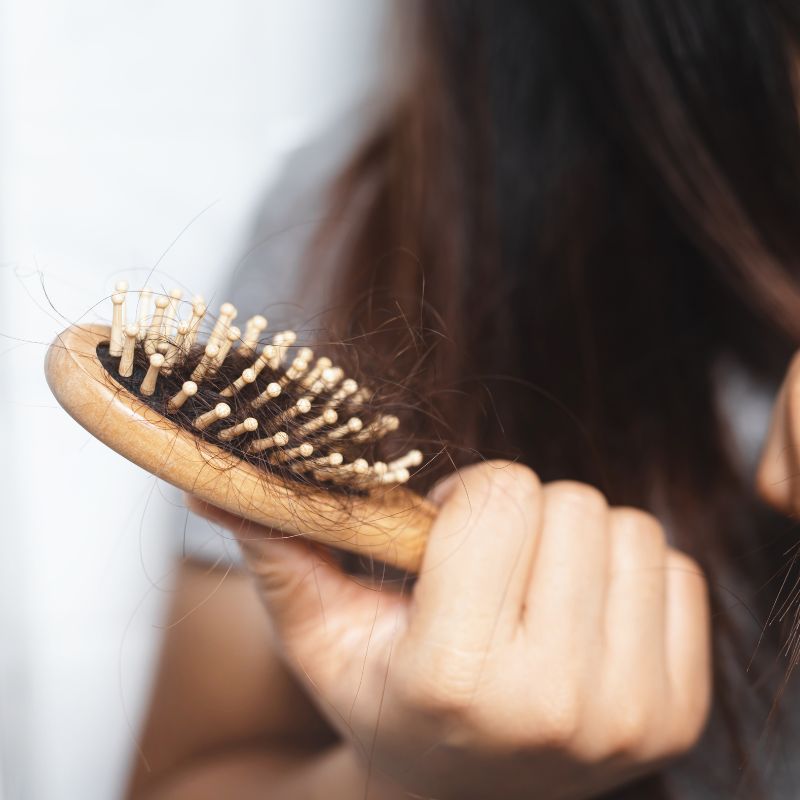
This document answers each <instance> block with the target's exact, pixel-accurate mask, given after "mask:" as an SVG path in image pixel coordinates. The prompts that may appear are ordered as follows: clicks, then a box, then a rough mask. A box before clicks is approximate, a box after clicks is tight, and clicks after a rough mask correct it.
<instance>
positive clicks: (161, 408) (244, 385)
mask: <svg viewBox="0 0 800 800" xmlns="http://www.w3.org/2000/svg"><path fill="white" fill-rule="evenodd" d="M131 294H132V293H130V292H128V287H127V284H125V283H119V284H117V286H116V290H115V292H114V294H113V295H112V297H111V300H112V307H113V316H112V324H111V326H110V327H108V326H105V325H87V326H81V325H75V326H72V327H70V328H67V330H65V331H64V332H63V333H61V334H60V335H59V336H58V337H57V338H56V339H55V341H54V342H53V343H52V344H51V345H50V348H49V349H48V352H47V358H46V362H45V373H46V376H47V382H48V384H49V386H50V389H51V390H52V392H53V394H54V395H55V397H56V399H57V400H58V401H59V403H60V404H61V405H62V406H63V407H64V409H65V410H66V411H67V412H68V413H69V414H70V415H71V416H72V417H73V418H74V419H75V420H76V421H77V422H78V423H80V424H81V425H82V426H83V427H84V428H86V430H88V431H89V432H90V433H91V434H93V435H94V436H96V437H97V438H98V439H100V441H102V442H104V443H105V444H106V445H108V446H109V447H111V448H112V449H113V450H115V451H116V452H118V453H120V454H121V455H123V456H125V457H126V458H127V459H129V460H130V461H132V462H134V463H135V464H137V465H139V466H140V467H142V468H144V469H146V470H148V471H149V472H151V473H152V474H154V475H156V476H158V477H159V478H163V479H164V480H166V481H168V482H169V483H171V484H173V485H174V486H177V487H178V488H180V489H183V490H184V491H187V492H190V493H192V494H193V495H196V496H197V497H200V498H202V499H203V500H205V501H207V502H209V503H211V504H213V505H215V506H218V507H219V508H223V509H225V510H226V511H229V512H231V513H233V514H236V515H238V516H241V517H244V518H246V519H248V520H251V521H253V522H257V523H259V524H261V525H265V526H267V527H270V528H276V529H278V530H280V531H281V532H282V533H284V534H286V535H290V536H291V535H302V536H308V537H309V538H311V539H313V540H314V541H317V542H320V543H322V544H325V545H331V546H334V547H337V548H341V549H344V550H347V551H350V552H353V553H356V554H359V555H361V556H366V557H369V558H373V559H375V560H378V561H382V562H385V563H387V564H390V565H392V566H395V567H399V568H401V569H405V570H410V571H416V570H418V568H419V565H420V561H421V558H422V553H423V551H424V549H425V542H426V538H427V534H428V531H429V529H430V526H431V523H432V521H433V519H434V516H435V509H434V507H433V505H432V504H430V503H429V502H428V501H426V500H424V499H423V498H421V497H420V496H418V495H416V494H415V493H413V492H411V491H409V490H408V489H407V488H406V487H405V486H403V485H402V484H404V483H405V482H406V481H407V480H408V479H409V476H410V470H412V469H416V468H418V467H420V466H421V465H422V462H423V455H422V453H420V452H419V451H418V450H415V449H411V450H407V451H405V452H402V451H401V452H397V444H396V442H397V438H398V437H397V430H398V427H399V420H398V418H397V417H396V416H394V415H392V414H388V413H384V411H382V410H380V408H379V406H380V402H379V401H377V400H375V398H374V396H373V393H372V392H371V391H370V390H369V389H367V388H366V387H364V386H359V385H358V384H357V383H356V382H355V381H354V380H352V379H350V378H347V377H346V376H345V374H344V370H342V369H341V368H340V367H337V366H334V364H333V363H332V362H331V360H330V359H329V358H326V357H324V356H323V357H316V356H314V354H313V353H312V351H311V350H310V349H309V348H307V347H298V346H296V336H295V334H294V333H293V332H292V331H281V332H279V333H276V334H275V335H273V336H271V337H270V338H269V340H268V341H267V342H266V343H264V342H262V336H263V334H264V331H265V329H266V328H267V321H266V319H264V317H262V316H255V317H252V318H251V319H249V320H248V321H247V323H246V326H245V329H244V332H242V331H241V330H240V329H239V328H237V327H235V326H234V325H233V322H234V319H235V318H236V315H237V311H236V309H235V308H234V306H233V305H231V304H230V303H223V304H222V306H221V307H220V310H219V314H218V316H217V317H216V318H215V319H213V320H211V322H213V325H212V324H207V323H206V321H207V320H209V319H210V317H211V315H210V314H207V313H206V305H205V303H204V302H203V300H202V298H195V299H194V300H193V301H192V302H191V303H190V304H187V303H185V301H182V300H181V293H180V292H179V291H177V290H173V291H172V292H170V293H169V294H155V295H153V294H152V293H151V292H150V290H147V289H146V290H143V291H142V292H141V293H139V294H140V296H139V298H138V313H137V321H136V322H135V323H129V321H128V320H127V317H126V300H127V299H128V297H129V296H130V295H131ZM186 305H188V306H189V307H190V312H188V313H186V314H184V315H183V316H184V318H183V319H181V316H182V315H181V308H182V306H186ZM208 327H211V330H210V332H209V333H208V335H207V337H206V338H205V341H204V342H203V343H200V339H201V337H202V332H203V329H204V328H205V329H208ZM392 450H394V451H395V452H394V454H392Z"/></svg>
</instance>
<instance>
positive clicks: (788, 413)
mask: <svg viewBox="0 0 800 800" xmlns="http://www.w3.org/2000/svg"><path fill="white" fill-rule="evenodd" d="M756 487H757V489H758V492H759V494H760V495H761V496H762V497H763V498H764V500H766V501H767V502H768V503H770V505H772V506H774V507H775V508H777V509H778V510H779V511H783V512H784V513H786V514H793V515H795V516H796V515H797V514H798V513H800V353H799V354H797V355H796V356H795V357H794V359H793V360H792V363H791V365H790V366H789V370H788V372H787V373H786V378H785V379H784V382H783V386H781V390H780V392H779V393H778V398H777V400H776V401H775V407H774V408H773V411H772V421H771V423H770V429H769V434H768V435H767V443H766V445H765V446H764V451H763V453H762V455H761V463H760V464H759V467H758V474H757V476H756Z"/></svg>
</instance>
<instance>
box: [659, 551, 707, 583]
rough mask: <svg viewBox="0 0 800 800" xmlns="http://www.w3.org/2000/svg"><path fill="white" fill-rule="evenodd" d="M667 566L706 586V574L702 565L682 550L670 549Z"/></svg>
mask: <svg viewBox="0 0 800 800" xmlns="http://www.w3.org/2000/svg"><path fill="white" fill-rule="evenodd" d="M667 566H668V568H669V569H670V570H672V571H674V572H678V573H680V574H681V575H682V576H687V577H693V578H696V579H697V580H698V581H701V582H702V583H703V585H704V586H705V584H706V577H705V573H704V572H703V568H702V567H701V566H700V564H698V563H697V561H695V560H694V559H693V558H692V557H691V556H689V555H687V554H686V553H684V552H683V551H681V550H675V549H674V548H672V547H670V548H669V549H668V550H667Z"/></svg>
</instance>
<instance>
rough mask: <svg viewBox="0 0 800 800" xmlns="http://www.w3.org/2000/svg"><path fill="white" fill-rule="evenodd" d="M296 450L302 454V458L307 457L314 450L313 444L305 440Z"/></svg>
mask: <svg viewBox="0 0 800 800" xmlns="http://www.w3.org/2000/svg"><path fill="white" fill-rule="evenodd" d="M298 452H299V453H300V455H301V456H303V458H308V457H309V456H310V455H312V453H313V452H314V446H313V445H311V444H309V443H308V442H305V443H304V444H301V445H300V447H299V449H298Z"/></svg>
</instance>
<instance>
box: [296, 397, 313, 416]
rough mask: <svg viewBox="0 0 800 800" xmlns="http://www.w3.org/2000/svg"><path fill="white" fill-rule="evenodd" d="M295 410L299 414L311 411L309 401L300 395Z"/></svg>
mask: <svg viewBox="0 0 800 800" xmlns="http://www.w3.org/2000/svg"><path fill="white" fill-rule="evenodd" d="M297 410H298V411H299V412H300V413H301V414H308V412H309V411H311V401H310V400H309V399H308V398H307V397H301V398H300V399H299V400H298V401H297Z"/></svg>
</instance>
